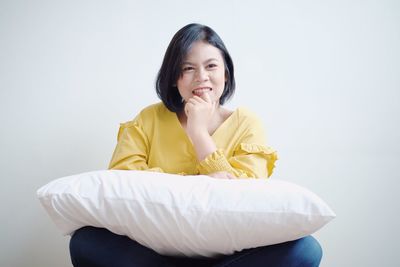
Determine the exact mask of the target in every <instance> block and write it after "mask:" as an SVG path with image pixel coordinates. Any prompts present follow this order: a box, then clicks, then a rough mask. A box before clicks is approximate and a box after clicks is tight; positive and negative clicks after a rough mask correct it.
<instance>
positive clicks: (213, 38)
mask: <svg viewBox="0 0 400 267" xmlns="http://www.w3.org/2000/svg"><path fill="white" fill-rule="evenodd" d="M197 41H205V42H207V43H209V44H210V45H212V46H214V47H216V48H218V49H219V50H220V51H221V54H222V57H223V59H224V65H225V75H226V82H225V88H224V91H223V93H222V95H221V97H220V99H219V103H220V104H221V105H223V104H224V103H225V102H226V101H227V100H228V99H229V98H230V97H232V95H233V94H234V92H235V77H234V73H233V62H232V58H231V56H230V55H229V53H228V50H227V49H226V47H225V45H224V43H223V41H222V40H221V38H220V37H219V36H218V34H217V33H216V32H215V31H214V30H213V29H211V28H210V27H208V26H205V25H201V24H196V23H191V24H188V25H186V26H184V27H183V28H182V29H180V30H179V31H178V32H177V33H175V35H174V37H173V38H172V40H171V42H170V43H169V45H168V48H167V51H166V52H165V55H164V59H163V62H162V65H161V68H160V70H159V72H158V75H157V79H156V91H157V95H158V97H159V98H160V99H161V100H162V102H163V103H164V105H165V106H166V107H167V108H168V109H169V110H170V111H172V112H176V113H177V112H180V111H181V110H182V109H183V105H184V104H183V101H182V97H181V95H180V94H179V91H178V88H177V86H176V84H177V81H178V79H179V77H180V75H181V73H182V69H181V67H182V62H183V60H184V59H185V57H186V55H187V53H188V52H189V50H190V48H191V47H192V45H193V43H195V42H197Z"/></svg>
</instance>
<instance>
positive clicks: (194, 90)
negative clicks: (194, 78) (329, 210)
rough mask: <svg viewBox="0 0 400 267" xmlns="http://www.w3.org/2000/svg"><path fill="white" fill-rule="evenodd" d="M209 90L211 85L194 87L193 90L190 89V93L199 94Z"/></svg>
mask: <svg viewBox="0 0 400 267" xmlns="http://www.w3.org/2000/svg"><path fill="white" fill-rule="evenodd" d="M210 91H212V88H211V87H208V86H202V87H197V88H194V89H193V91H192V94H194V95H201V94H203V93H204V92H210Z"/></svg>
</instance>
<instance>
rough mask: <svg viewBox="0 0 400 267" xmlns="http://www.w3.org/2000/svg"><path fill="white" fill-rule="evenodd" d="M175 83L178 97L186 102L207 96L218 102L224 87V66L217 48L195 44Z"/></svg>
mask: <svg viewBox="0 0 400 267" xmlns="http://www.w3.org/2000/svg"><path fill="white" fill-rule="evenodd" d="M181 68H182V69H181V76H180V77H179V79H178V81H177V87H178V90H179V93H180V95H181V96H182V98H183V99H184V101H185V102H186V101H187V100H188V99H190V98H191V97H193V96H195V95H197V96H200V97H202V96H203V97H202V98H203V99H204V94H209V96H210V99H211V100H212V101H216V102H218V101H219V98H220V97H221V95H222V93H223V91H224V87H225V81H226V78H225V64H224V59H223V57H222V55H221V52H220V50H219V49H218V48H216V47H214V46H212V45H210V44H209V43H206V42H204V41H198V42H195V43H194V44H193V46H192V48H191V49H190V50H189V52H188V53H187V55H186V58H185V59H184V61H183V64H182V67H181Z"/></svg>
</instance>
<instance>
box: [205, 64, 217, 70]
mask: <svg viewBox="0 0 400 267" xmlns="http://www.w3.org/2000/svg"><path fill="white" fill-rule="evenodd" d="M216 67H218V65H217V64H214V63H211V64H208V65H207V68H209V69H214V68H216Z"/></svg>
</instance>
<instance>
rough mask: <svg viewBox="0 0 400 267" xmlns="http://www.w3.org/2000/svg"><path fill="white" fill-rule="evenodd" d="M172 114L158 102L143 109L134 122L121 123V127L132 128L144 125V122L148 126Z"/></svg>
mask: <svg viewBox="0 0 400 267" xmlns="http://www.w3.org/2000/svg"><path fill="white" fill-rule="evenodd" d="M170 112H171V111H169V110H168V109H167V108H166V107H165V105H164V104H163V103H162V102H158V103H155V104H151V105H149V106H147V107H145V108H143V109H142V110H141V111H140V112H139V113H138V114H137V115H136V117H135V118H134V119H133V120H131V121H128V122H125V123H121V126H123V127H131V126H134V125H138V124H139V125H142V124H143V123H144V122H146V124H153V123H156V122H157V121H160V120H163V119H164V118H163V117H165V116H166V115H167V114H168V113H170Z"/></svg>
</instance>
